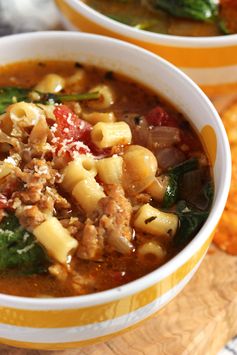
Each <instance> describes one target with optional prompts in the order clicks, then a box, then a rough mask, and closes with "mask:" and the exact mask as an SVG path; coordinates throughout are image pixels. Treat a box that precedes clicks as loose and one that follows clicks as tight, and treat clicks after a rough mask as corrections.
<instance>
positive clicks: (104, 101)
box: [89, 84, 115, 110]
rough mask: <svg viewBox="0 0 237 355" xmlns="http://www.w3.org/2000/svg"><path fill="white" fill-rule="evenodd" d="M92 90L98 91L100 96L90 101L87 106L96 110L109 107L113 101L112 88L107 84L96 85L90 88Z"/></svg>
mask: <svg viewBox="0 0 237 355" xmlns="http://www.w3.org/2000/svg"><path fill="white" fill-rule="evenodd" d="M91 91H92V92H96V91H98V92H99V94H100V97H99V99H98V100H97V101H91V102H90V103H89V106H90V107H91V108H93V109H96V110H103V109H106V108H109V107H110V106H111V105H113V103H114V100H115V98H114V93H113V92H112V89H111V88H110V87H109V86H107V85H103V84H101V85H98V86H95V87H93V88H92V89H91Z"/></svg>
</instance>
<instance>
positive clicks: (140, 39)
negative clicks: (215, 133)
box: [55, 0, 237, 94]
mask: <svg viewBox="0 0 237 355" xmlns="http://www.w3.org/2000/svg"><path fill="white" fill-rule="evenodd" d="M55 2H56V4H57V6H58V8H59V9H60V11H61V14H62V17H63V20H64V24H65V27H66V28H67V29H70V30H81V31H84V32H90V33H96V34H102V35H106V36H110V37H114V38H118V39H122V40H126V41H128V42H130V43H133V44H136V45H139V46H141V47H143V48H145V49H148V50H150V51H152V52H153V53H156V54H158V55H160V56H162V57H163V58H165V59H166V60H168V61H170V62H171V63H173V64H174V65H176V66H178V67H179V68H181V69H182V70H184V71H185V73H186V74H188V75H189V76H190V77H191V78H192V79H193V80H194V81H195V82H196V83H198V84H199V85H200V86H201V87H202V89H203V90H204V91H205V92H206V93H207V94H212V93H213V92H216V91H217V90H218V92H219V93H221V92H225V93H226V92H228V91H229V92H231V91H232V90H233V89H237V34H235V35H229V36H219V37H200V38H197V37H196V38H190V37H180V36H171V35H162V34H156V33H151V32H147V31H142V30H138V29H135V28H132V27H129V26H127V25H123V24H121V23H119V22H117V21H114V20H111V19H109V18H108V17H106V16H104V15H102V14H100V13H99V12H97V11H94V10H93V9H92V8H90V7H89V6H87V5H85V4H84V3H83V1H81V0H55Z"/></svg>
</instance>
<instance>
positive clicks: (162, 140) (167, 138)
mask: <svg viewBox="0 0 237 355" xmlns="http://www.w3.org/2000/svg"><path fill="white" fill-rule="evenodd" d="M149 140H150V142H149V143H150V144H151V145H153V147H154V146H155V147H159V148H164V147H170V146H172V145H174V144H176V143H179V142H180V130H179V129H178V128H176V127H167V126H157V127H153V128H152V129H151V130H150V134H149Z"/></svg>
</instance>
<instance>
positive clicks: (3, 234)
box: [0, 214, 49, 274]
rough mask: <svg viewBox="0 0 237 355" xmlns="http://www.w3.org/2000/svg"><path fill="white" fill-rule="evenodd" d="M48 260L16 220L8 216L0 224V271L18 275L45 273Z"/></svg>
mask: <svg viewBox="0 0 237 355" xmlns="http://www.w3.org/2000/svg"><path fill="white" fill-rule="evenodd" d="M48 265H49V260H48V259H47V257H46V254H45V253H44V251H43V249H42V248H41V246H40V245H39V244H37V242H36V240H35V237H34V236H33V235H32V234H31V233H29V232H27V231H26V230H25V229H23V228H22V227H21V226H20V224H19V222H18V219H17V218H16V217H15V216H14V215H13V214H11V215H9V216H7V217H5V218H4V219H3V221H2V222H1V223H0V271H7V270H11V269H15V270H16V271H17V272H19V273H24V274H34V273H36V274H38V273H42V272H45V271H46V270H47V266H48Z"/></svg>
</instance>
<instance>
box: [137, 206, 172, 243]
mask: <svg viewBox="0 0 237 355" xmlns="http://www.w3.org/2000/svg"><path fill="white" fill-rule="evenodd" d="M178 222H179V220H178V217H177V216H176V215H175V214H173V213H165V212H162V211H160V210H158V209H157V208H154V207H152V206H151V205H149V204H148V203H147V204H145V205H143V206H142V207H140V208H139V210H138V212H137V214H136V216H135V220H134V226H135V228H137V229H139V230H141V231H142V232H144V233H148V234H152V235H157V236H170V237H172V236H174V234H175V233H176V230H177V228H178Z"/></svg>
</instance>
